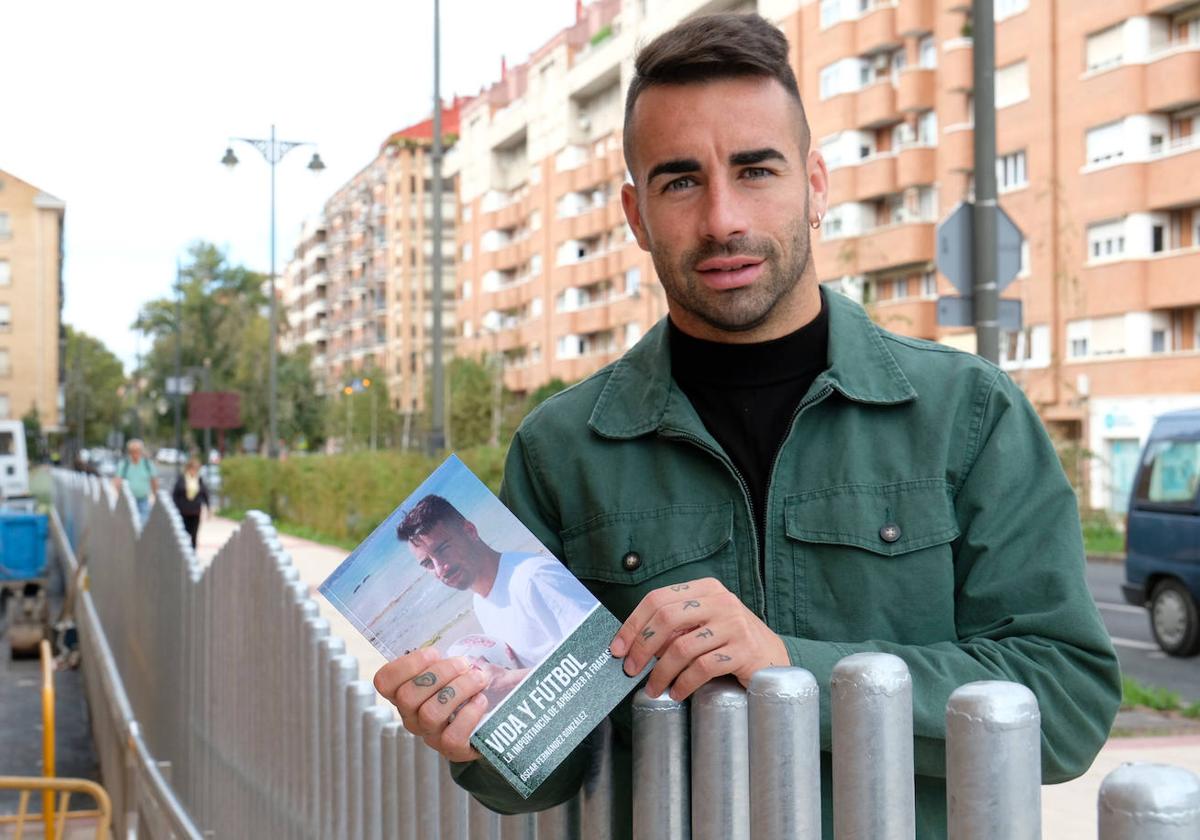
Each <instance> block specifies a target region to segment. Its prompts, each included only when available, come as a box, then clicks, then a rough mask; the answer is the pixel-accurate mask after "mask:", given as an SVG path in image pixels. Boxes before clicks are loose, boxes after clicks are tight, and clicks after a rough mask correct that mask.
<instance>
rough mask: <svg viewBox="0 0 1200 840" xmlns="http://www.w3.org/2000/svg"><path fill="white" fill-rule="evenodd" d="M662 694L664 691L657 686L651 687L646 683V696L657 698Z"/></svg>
mask: <svg viewBox="0 0 1200 840" xmlns="http://www.w3.org/2000/svg"><path fill="white" fill-rule="evenodd" d="M660 694H662V692H661V691H659V690H658V689H657V688H651V687H650V685H649V684H647V685H646V696H647V697H649V698H651V699H655V698H657V697H658V695H660Z"/></svg>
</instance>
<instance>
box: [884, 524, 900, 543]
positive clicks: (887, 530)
mask: <svg viewBox="0 0 1200 840" xmlns="http://www.w3.org/2000/svg"><path fill="white" fill-rule="evenodd" d="M879 539H881V540H883V541H884V542H885V543H894V542H895V541H896V540H898V539H900V526H899V525H897V524H896V523H895V522H889V523H887V524H886V525H884V526H883V527H882V528H880V529H879Z"/></svg>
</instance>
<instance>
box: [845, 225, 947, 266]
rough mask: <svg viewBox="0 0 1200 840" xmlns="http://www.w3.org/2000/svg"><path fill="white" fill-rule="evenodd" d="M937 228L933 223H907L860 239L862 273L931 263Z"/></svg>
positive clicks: (890, 226) (872, 232)
mask: <svg viewBox="0 0 1200 840" xmlns="http://www.w3.org/2000/svg"><path fill="white" fill-rule="evenodd" d="M934 227H935V225H934V223H933V222H905V223H901V224H898V225H887V226H885V227H880V228H876V229H875V230H874V231H871V232H870V233H867V234H864V235H863V236H860V237H858V245H857V248H856V250H857V255H856V256H857V263H858V273H860V274H867V273H870V272H874V271H884V270H886V269H891V268H898V267H900V266H904V265H912V264H914V263H923V262H930V261H931V260H933V257H934Z"/></svg>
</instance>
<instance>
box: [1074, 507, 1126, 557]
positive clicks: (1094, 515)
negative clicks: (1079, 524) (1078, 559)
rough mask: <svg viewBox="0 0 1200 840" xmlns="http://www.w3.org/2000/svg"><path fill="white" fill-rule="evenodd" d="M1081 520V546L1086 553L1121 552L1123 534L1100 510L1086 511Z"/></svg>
mask: <svg viewBox="0 0 1200 840" xmlns="http://www.w3.org/2000/svg"><path fill="white" fill-rule="evenodd" d="M1082 520H1083V547H1084V550H1085V551H1086V552H1087V553H1088V554H1123V553H1124V552H1125V534H1124V533H1122V531H1121V530H1120V529H1119V528H1117V526H1116V525H1115V524H1114V522H1113V520H1112V518H1111V517H1110V516H1109V514H1107V513H1106V512H1104V511H1102V510H1097V511H1087V512H1086V513H1084V514H1083V516H1082Z"/></svg>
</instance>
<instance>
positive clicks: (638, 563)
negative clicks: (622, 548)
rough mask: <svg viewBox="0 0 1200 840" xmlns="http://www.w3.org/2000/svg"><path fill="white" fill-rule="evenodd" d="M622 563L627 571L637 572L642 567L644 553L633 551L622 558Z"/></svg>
mask: <svg viewBox="0 0 1200 840" xmlns="http://www.w3.org/2000/svg"><path fill="white" fill-rule="evenodd" d="M621 565H622V566H624V567H625V571H627V572H636V571H637V570H638V569H640V568H641V567H642V555H640V554H638V553H637V552H636V551H631V552H629V553H628V554H626V555H625V556H624V557H622V558H621Z"/></svg>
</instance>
